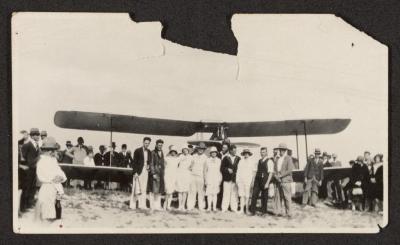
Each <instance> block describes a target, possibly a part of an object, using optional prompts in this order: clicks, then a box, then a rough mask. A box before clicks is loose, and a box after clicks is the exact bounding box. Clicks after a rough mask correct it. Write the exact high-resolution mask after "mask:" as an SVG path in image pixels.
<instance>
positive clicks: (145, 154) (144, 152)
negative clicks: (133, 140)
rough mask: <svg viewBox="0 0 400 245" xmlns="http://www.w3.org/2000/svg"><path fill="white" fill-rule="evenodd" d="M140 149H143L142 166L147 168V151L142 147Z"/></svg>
mask: <svg viewBox="0 0 400 245" xmlns="http://www.w3.org/2000/svg"><path fill="white" fill-rule="evenodd" d="M142 148H143V160H144V166H147V159H148V157H149V156H147V150H146V149H145V148H144V147H142Z"/></svg>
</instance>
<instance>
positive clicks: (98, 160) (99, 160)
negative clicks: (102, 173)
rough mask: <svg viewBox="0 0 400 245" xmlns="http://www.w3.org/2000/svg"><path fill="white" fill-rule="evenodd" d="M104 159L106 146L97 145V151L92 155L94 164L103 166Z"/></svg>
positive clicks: (104, 163) (105, 161)
mask: <svg viewBox="0 0 400 245" xmlns="http://www.w3.org/2000/svg"><path fill="white" fill-rule="evenodd" d="M106 163H107V160H106V147H105V146H104V145H101V146H99V152H97V153H96V155H94V164H95V165H96V166H105V165H106Z"/></svg>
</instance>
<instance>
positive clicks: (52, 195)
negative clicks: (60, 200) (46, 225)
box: [36, 137, 67, 221]
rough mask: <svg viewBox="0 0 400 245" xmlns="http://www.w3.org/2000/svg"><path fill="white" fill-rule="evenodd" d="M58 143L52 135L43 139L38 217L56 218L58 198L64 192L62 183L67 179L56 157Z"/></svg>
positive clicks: (39, 165)
mask: <svg viewBox="0 0 400 245" xmlns="http://www.w3.org/2000/svg"><path fill="white" fill-rule="evenodd" d="M57 148H58V147H57V143H56V141H55V140H54V138H52V137H48V138H46V139H45V140H44V141H43V144H42V146H41V150H42V154H41V156H40V159H39V161H38V163H37V168H36V174H37V178H38V180H39V181H40V182H41V187H40V190H39V194H38V201H37V204H36V218H37V219H39V218H40V219H41V220H42V221H43V220H53V219H55V218H56V210H55V203H56V198H57V197H60V196H62V195H63V194H64V191H63V187H62V185H61V183H63V182H65V181H66V180H67V177H66V176H65V174H64V172H63V171H62V170H61V168H60V166H59V165H58V162H57V158H56V150H57Z"/></svg>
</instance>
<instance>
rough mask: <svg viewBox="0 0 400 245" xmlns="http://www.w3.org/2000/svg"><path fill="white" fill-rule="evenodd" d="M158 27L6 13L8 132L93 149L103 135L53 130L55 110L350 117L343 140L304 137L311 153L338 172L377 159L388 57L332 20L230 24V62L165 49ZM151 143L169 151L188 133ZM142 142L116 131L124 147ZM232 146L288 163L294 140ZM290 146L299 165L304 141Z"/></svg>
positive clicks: (124, 17)
mask: <svg viewBox="0 0 400 245" xmlns="http://www.w3.org/2000/svg"><path fill="white" fill-rule="evenodd" d="M161 29H162V26H161V24H160V23H158V22H152V23H135V22H133V21H132V20H131V19H130V18H129V15H128V14H123V13H18V14H15V15H14V16H13V18H12V34H13V35H12V71H13V73H12V76H13V80H12V82H13V84H12V85H13V129H14V135H18V131H19V130H21V129H26V130H29V129H30V128H31V127H38V128H39V129H40V130H42V129H45V130H47V131H48V133H49V135H51V136H54V137H55V138H56V140H57V141H58V142H59V143H60V144H61V145H64V144H65V141H66V140H71V141H72V142H74V143H75V142H76V138H77V137H78V136H83V137H84V139H85V143H87V144H88V145H93V146H94V147H96V148H97V147H98V146H99V145H100V144H109V133H106V132H95V131H80V130H70V129H62V128H58V127H57V126H55V125H54V122H53V118H54V113H55V112H56V111H57V110H78V111H93V112H106V113H116V114H126V115H135V116H143V117H155V118H168V119H180V120H194V121H200V120H203V121H206V120H212V121H275V120H290V119H305V118H350V119H351V120H352V121H351V123H350V125H349V127H348V128H347V129H345V130H344V131H343V132H341V133H338V134H335V135H324V136H309V137H308V139H309V142H308V148H309V153H311V152H312V151H313V149H314V148H315V147H319V148H321V150H322V151H328V152H335V153H337V154H338V155H339V158H340V160H342V161H343V162H346V163H347V162H348V161H349V160H350V159H353V158H355V157H356V156H357V155H360V154H362V153H363V152H364V150H366V149H368V150H370V151H371V152H372V153H373V154H375V153H377V152H383V153H384V154H385V157H387V152H388V135H387V131H388V128H387V125H388V49H387V47H386V46H384V45H383V44H381V43H379V42H377V41H375V40H374V39H372V38H371V37H369V36H368V35H367V34H365V33H363V32H360V31H358V30H357V29H355V28H353V27H352V26H351V25H349V24H347V23H346V22H344V21H343V20H342V19H340V18H338V17H335V16H333V15H322V14H321V15H309V14H301V15H295V14H293V15H289V14H282V15H278V14H251V15H235V16H234V17H233V19H232V29H233V32H234V34H235V36H236V38H237V40H238V43H239V47H238V55H237V56H232V55H227V54H220V53H213V52H209V51H203V50H200V49H194V48H190V47H185V46H181V45H179V44H174V43H172V42H169V41H166V40H163V39H161ZM352 44H353V45H352ZM151 137H152V138H153V139H154V141H155V139H156V138H159V137H158V136H151ZM160 137H161V138H163V139H164V140H165V143H166V148H167V146H168V145H170V144H175V145H177V146H179V147H180V146H183V145H184V144H185V142H186V140H188V139H196V138H197V137H198V136H193V137H189V138H185V137H166V136H160ZM207 137H208V136H207V135H204V138H205V139H206V138H207ZM142 138H143V135H137V134H136V135H135V134H120V133H114V141H116V142H117V145H119V146H120V145H121V144H122V143H126V144H128V148H130V149H132V150H133V149H134V148H136V147H138V146H140V144H141V141H142ZM231 140H232V141H249V142H255V143H260V144H261V145H266V146H267V147H269V148H270V149H272V148H273V147H274V146H276V145H277V144H279V143H280V142H285V143H287V144H288V146H289V147H290V148H292V149H294V154H295V155H296V144H295V143H296V141H295V137H294V136H291V137H257V138H246V139H243V138H238V139H236V138H232V139H231ZM154 141H153V142H154ZM299 143H300V145H299V147H300V149H299V154H300V161H302V159H304V158H305V144H304V137H302V136H300V137H299ZM255 155H258V154H255ZM303 164H304V161H303V163H302V165H303Z"/></svg>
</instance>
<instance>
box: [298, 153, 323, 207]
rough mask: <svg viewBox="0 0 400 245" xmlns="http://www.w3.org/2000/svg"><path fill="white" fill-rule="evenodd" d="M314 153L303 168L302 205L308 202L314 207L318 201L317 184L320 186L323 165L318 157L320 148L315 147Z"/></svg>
mask: <svg viewBox="0 0 400 245" xmlns="http://www.w3.org/2000/svg"><path fill="white" fill-rule="evenodd" d="M314 155H315V157H314V158H313V159H310V160H309V161H308V162H307V165H306V167H305V169H304V185H305V188H304V193H303V202H302V203H303V207H305V206H306V205H307V204H308V203H310V205H311V206H313V207H315V205H316V204H317V201H318V186H321V184H322V180H323V178H324V166H323V163H322V159H321V158H320V156H321V151H320V149H318V148H317V149H315V152H314Z"/></svg>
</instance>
